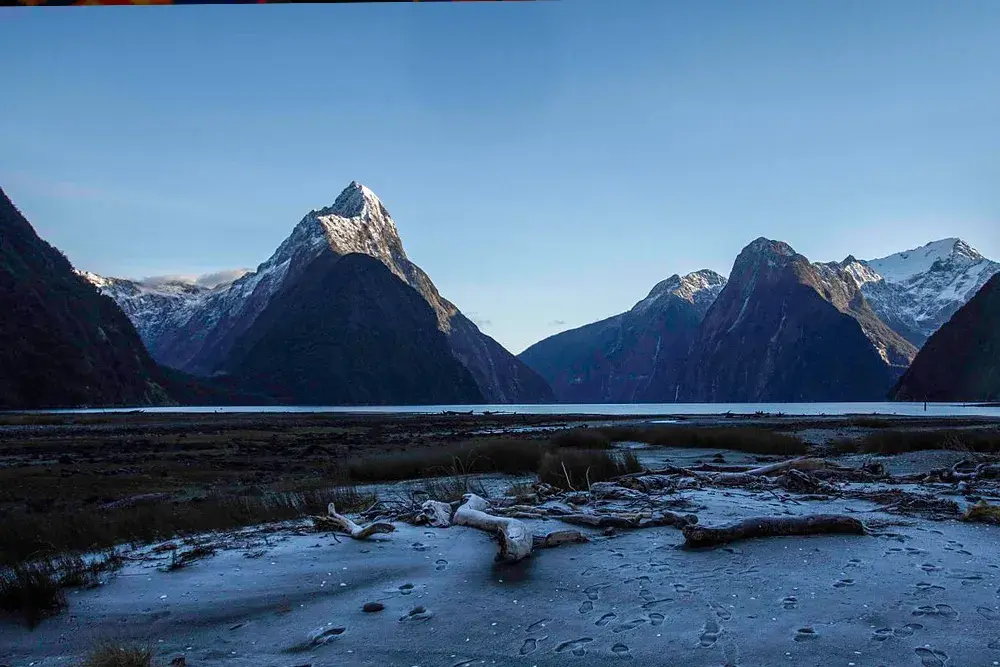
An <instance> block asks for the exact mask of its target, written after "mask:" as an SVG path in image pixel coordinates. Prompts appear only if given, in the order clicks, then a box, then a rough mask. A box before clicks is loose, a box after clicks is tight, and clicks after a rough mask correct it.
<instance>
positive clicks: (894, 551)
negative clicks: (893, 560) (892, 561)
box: [885, 547, 902, 556]
mask: <svg viewBox="0 0 1000 667" xmlns="http://www.w3.org/2000/svg"><path fill="white" fill-rule="evenodd" d="M900 551H902V549H901V548H900V547H889V550H888V551H886V552H885V555H886V556H888V555H890V554H898V553H899V552H900Z"/></svg>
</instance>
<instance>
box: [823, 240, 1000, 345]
mask: <svg viewBox="0 0 1000 667" xmlns="http://www.w3.org/2000/svg"><path fill="white" fill-rule="evenodd" d="M840 266H841V267H842V268H843V270H844V271H846V272H848V273H849V274H851V275H852V276H853V277H854V279H855V281H856V282H857V283H858V285H859V286H860V287H861V292H862V293H863V294H864V295H865V298H866V299H868V301H869V303H871V306H872V309H873V310H874V311H875V312H876V313H877V314H878V315H879V317H880V318H881V319H882V320H883V321H885V322H886V324H888V325H889V326H891V327H892V328H894V329H896V331H898V332H899V333H900V334H902V335H903V336H904V337H905V338H906V339H907V340H909V341H910V342H912V343H913V344H915V345H917V346H918V347H919V346H921V345H923V343H924V342H925V341H926V340H927V338H928V337H929V336H930V335H931V334H933V333H934V332H935V331H937V329H938V328H939V327H940V326H941V325H942V324H944V323H945V322H947V321H948V320H949V319H950V318H951V316H952V315H954V314H955V311H957V310H958V309H959V308H960V307H962V306H963V305H964V304H965V303H966V302H968V301H969V299H971V298H972V297H973V296H974V295H975V294H976V292H978V291H979V289H980V288H981V287H982V286H983V285H984V284H985V283H986V281H987V280H989V279H990V277H991V276H993V274H995V273H997V272H1000V263H997V262H994V261H992V260H989V259H987V258H985V257H983V255H982V254H981V253H980V252H978V251H977V250H976V249H975V248H973V247H972V246H970V245H969V244H968V243H966V242H965V241H963V240H961V239H957V238H947V239H941V240H940V241H934V242H931V243H928V244H926V245H924V246H921V247H919V248H914V249H911V250H906V251H903V252H898V253H895V254H893V255H889V256H887V257H882V258H879V259H871V260H867V261H865V260H857V259H855V258H854V257H848V258H847V259H845V260H844V261H843V262H841V264H840Z"/></svg>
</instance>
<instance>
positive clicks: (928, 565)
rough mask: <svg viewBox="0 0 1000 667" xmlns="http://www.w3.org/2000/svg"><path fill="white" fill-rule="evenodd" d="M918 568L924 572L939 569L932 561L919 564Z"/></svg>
mask: <svg viewBox="0 0 1000 667" xmlns="http://www.w3.org/2000/svg"><path fill="white" fill-rule="evenodd" d="M920 569H921V570H923V571H924V572H940V571H941V568H939V567H938V566H937V565H934V564H933V563H924V564H923V565H921V566H920Z"/></svg>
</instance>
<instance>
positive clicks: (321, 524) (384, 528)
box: [312, 503, 396, 540]
mask: <svg viewBox="0 0 1000 667" xmlns="http://www.w3.org/2000/svg"><path fill="white" fill-rule="evenodd" d="M326 511H327V516H314V517H312V520H313V525H315V526H316V528H318V529H320V530H333V531H336V532H338V533H346V534H347V535H350V536H351V537H353V538H354V539H356V540H367V539H368V538H369V537H371V536H372V535H375V534H376V533H391V532H392V531H394V530H396V527H395V526H393V525H392V524H391V523H384V522H380V521H377V522H375V523H370V524H368V525H367V526H359V525H358V524H356V523H354V522H353V521H351V520H350V519H349V518H347V517H346V516H344V515H343V514H338V513H337V508H336V507H335V506H334V504H333V503H330V504H329V505H328V506H327V508H326Z"/></svg>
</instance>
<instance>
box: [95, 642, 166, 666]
mask: <svg viewBox="0 0 1000 667" xmlns="http://www.w3.org/2000/svg"><path fill="white" fill-rule="evenodd" d="M152 666H153V649H152V648H150V647H149V646H146V645H144V644H121V643H119V642H111V641H108V642H103V643H101V644H98V645H97V646H96V647H95V648H94V649H93V650H92V651H91V652H90V655H88V656H87V659H86V660H85V661H84V663H83V667H152Z"/></svg>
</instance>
